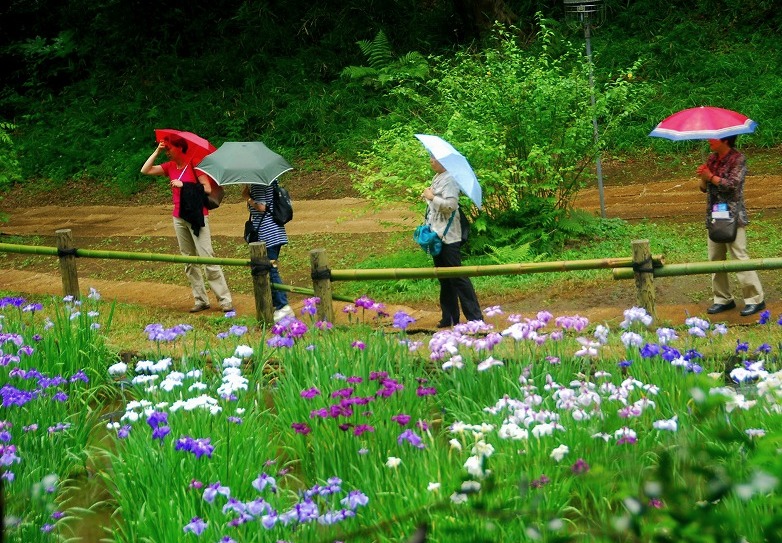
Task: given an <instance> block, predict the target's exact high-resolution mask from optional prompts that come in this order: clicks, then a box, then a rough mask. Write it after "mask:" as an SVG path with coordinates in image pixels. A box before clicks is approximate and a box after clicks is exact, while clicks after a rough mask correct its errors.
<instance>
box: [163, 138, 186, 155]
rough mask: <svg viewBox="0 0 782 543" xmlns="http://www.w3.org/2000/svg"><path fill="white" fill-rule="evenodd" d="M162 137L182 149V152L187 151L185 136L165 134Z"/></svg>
mask: <svg viewBox="0 0 782 543" xmlns="http://www.w3.org/2000/svg"><path fill="white" fill-rule="evenodd" d="M163 139H164V140H165V141H167V142H168V143H170V144H171V145H173V146H174V147H179V148H180V149H182V152H183V153H187V140H186V139H185V138H180V137H179V136H166V137H165V138H163Z"/></svg>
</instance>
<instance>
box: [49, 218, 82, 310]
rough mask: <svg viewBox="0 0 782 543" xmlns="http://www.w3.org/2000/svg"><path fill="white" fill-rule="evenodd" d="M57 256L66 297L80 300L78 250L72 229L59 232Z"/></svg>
mask: <svg viewBox="0 0 782 543" xmlns="http://www.w3.org/2000/svg"><path fill="white" fill-rule="evenodd" d="M55 234H57V255H58V256H59V257H60V275H61V276H62V290H63V292H64V293H65V296H73V298H74V299H76V300H78V299H79V296H80V294H79V276H78V274H77V273H76V248H75V247H74V246H73V233H72V232H71V229H70V228H65V229H62V230H57V231H56V232H55Z"/></svg>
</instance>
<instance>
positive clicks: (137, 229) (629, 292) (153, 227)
mask: <svg viewBox="0 0 782 543" xmlns="http://www.w3.org/2000/svg"><path fill="white" fill-rule="evenodd" d="M604 196H605V203H606V214H607V216H609V217H619V218H623V219H629V220H632V219H640V218H643V217H647V218H682V219H686V220H690V218H692V220H697V217H700V216H702V213H703V195H702V194H701V193H700V191H698V189H697V182H696V181H695V180H693V179H692V178H690V179H674V180H670V181H662V182H653V183H647V184H633V185H624V186H607V187H605V189H604ZM746 199H747V204H748V207H749V208H750V211H751V212H752V211H757V210H760V209H763V210H779V209H782V177H779V176H750V177H748V178H747V184H746ZM576 203H577V206H578V207H581V208H583V209H586V210H590V211H593V212H599V197H598V191H597V190H596V189H594V188H593V189H589V190H585V191H583V192H582V193H581V194H580V195H579V197H578V198H577V202H576ZM3 211H4V212H6V213H8V214H9V215H10V220H9V221H8V222H7V223H6V224H3V225H0V234H6V235H40V236H51V235H52V234H53V233H54V231H55V230H57V229H61V228H69V229H71V230H72V231H73V236H74V239H77V240H84V239H106V238H122V237H129V238H141V237H145V236H154V237H172V236H173V228H172V227H171V206H170V205H159V206H143V207H134V206H129V207H119V206H55V205H44V206H39V207H24V208H17V209H3ZM245 219H246V208H245V206H244V204H242V203H226V204H224V205H223V206H221V207H220V209H218V210H216V211H214V212H212V214H211V215H210V224H211V228H212V235H213V236H229V237H235V236H237V235H238V233H239V232H241V231H242V229H243V225H244V221H245ZM419 219H420V217H419V216H418V213H416V212H413V211H411V210H409V209H407V208H405V207H401V206H400V207H394V208H392V207H384V208H381V209H374V208H372V207H371V206H369V205H368V203H367V202H366V201H364V200H361V199H357V198H340V199H333V200H302V201H296V202H295V217H294V220H293V221H292V222H291V223H289V225H288V233H289V235H290V236H301V235H306V234H323V233H335V234H337V233H338V234H355V235H356V236H361V235H362V234H369V233H383V232H393V231H404V230H407V231H410V230H412V228H413V227H414V226H415V225H416V224H417V223H418V221H419ZM0 238H1V236H0ZM118 249H119V247H118ZM123 249H127V247H123ZM0 274H2V281H0V285H1V287H0V288H3V289H7V290H11V291H14V292H19V293H22V294H28V295H41V294H51V295H58V294H60V293H61V292H62V285H61V280H60V277H59V274H57V272H56V270H53V271H52V273H39V272H30V271H22V270H14V269H3V270H0ZM89 283H90V284H89V285H86V284H81V285H80V286H81V287H82V290H84V289H85V287H87V286H93V287H95V288H97V289H98V290H99V291H100V292H101V293H102V295H103V296H104V298H106V299H116V300H118V301H122V302H128V303H136V304H142V305H150V306H156V307H160V308H166V309H170V310H172V311H178V312H182V311H183V309H184V308H186V307H189V305H190V304H191V299H190V289H189V287H186V286H185V285H184V278H183V283H182V285H177V286H172V285H168V284H166V285H163V284H159V283H148V282H138V281H107V280H93V279H90V280H89ZM672 283H673V282H672V281H670V280H668V281H665V280H661V281H658V285H659V286H658V315H659V317H660V320H661V321H664V320H667V321H668V322H671V323H674V324H678V323H681V322H682V320H683V319H684V318H685V317H686V316H687V315H703V314H704V313H705V307H706V306H707V305H708V301H706V302H703V303H700V304H695V303H685V304H678V303H676V302H678V301H680V300H681V299H682V297H680V296H678V295H677V292H681V291H682V290H684V291H686V290H687V289H690V288H691V289H694V290H704V291H706V290H707V289H708V279H706V278H704V277H703V276H690V277H685V278H680V279H678V280H677V281H676V282H675V283H676V287H672V286H671V284H672ZM634 298H635V294H634V289H633V286H632V283H631V282H627V281H624V282H611V283H609V284H607V285H605V286H604V287H601V288H600V289H599V290H595V291H591V292H576V291H573V290H569V289H568V287H567V286H563V287H559V290H555V291H549V292H541V293H538V294H535V295H526V296H525V297H524V299H503V300H482V302H483V304H484V305H488V304H487V302H490V303H498V304H501V305H502V306H503V308H504V309H505V310H506V311H513V312H519V313H522V314H529V313H530V312H534V311H537V310H539V309H544V308H545V309H548V310H549V311H552V313H555V314H574V313H579V314H582V315H585V316H587V317H589V318H590V319H591V320H592V321H600V322H602V321H618V320H621V317H622V311H623V310H624V309H626V308H628V307H630V306H632V305H634V303H635V300H634ZM292 300H293V302H294V305H296V303H297V302H298V305H300V303H301V302H300V297H298V296H294V297H292ZM768 303H769V308H770V309H771V310H772V312H773V313H774V314H779V313H780V310H782V302H780V303H777V302H776V301H775V300H773V299H769V300H768ZM338 305H339V307H338V310H337V312H338V315H340V319H341V318H342V317H341V313H339V309H341V306H342V305H343V304H338ZM235 306H236V309H237V311H238V312H239V313H240V314H248V315H252V314H254V311H255V304H254V300H253V299H252V297H251V296H248V295H235ZM400 309H401V310H405V311H407V312H408V313H410V314H412V316H414V317H415V318H416V319H418V321H419V322H418V325H419V326H420V327H422V328H431V327H433V326H434V324H435V323H436V322H437V320H438V319H439V314H438V312H437V307H436V299H433V300H432V304H431V305H422V306H421V307H417V308H411V307H403V306H393V307H390V308H389V310H390V311H391V313H393V312H394V311H396V310H400ZM207 313H209V312H207ZM724 316H725V320H727V321H728V322H734V323H747V322H748V321H749V322H754V320H753V319H742V318H741V317H739V316H738V313H737V312H735V311H734V312H729V313H727V314H724ZM721 320H722V319H721Z"/></svg>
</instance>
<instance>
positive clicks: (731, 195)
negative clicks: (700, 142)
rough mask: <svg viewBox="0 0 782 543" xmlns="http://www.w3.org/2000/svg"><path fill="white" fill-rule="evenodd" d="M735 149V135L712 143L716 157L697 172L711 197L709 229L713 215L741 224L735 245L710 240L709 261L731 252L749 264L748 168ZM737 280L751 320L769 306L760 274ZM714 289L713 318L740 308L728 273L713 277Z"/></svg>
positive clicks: (742, 274) (743, 312)
mask: <svg viewBox="0 0 782 543" xmlns="http://www.w3.org/2000/svg"><path fill="white" fill-rule="evenodd" d="M735 145H736V136H735V135H733V136H727V137H724V138H720V139H710V140H709V148H710V149H711V150H712V151H713V153H712V154H711V155H710V156H709V159H708V160H707V161H706V163H705V164H702V165H700V166H699V167H698V169H697V171H696V173H697V175H698V177H700V180H701V182H700V189H701V192H705V193H706V195H707V197H706V226H707V228H708V224H709V221H710V220H711V219H712V213H714V212H719V211H723V212H724V211H727V212H728V213H729V214H730V216H731V217H735V218H736V221H737V223H738V229H737V231H736V239H735V240H734V241H731V242H716V241H713V240H712V239H711V237H709V240H708V245H709V260H725V259H726V257H727V254H728V251H730V255H731V257H732V258H734V259H736V260H749V254H748V253H747V232H746V226H747V224H748V223H749V218H748V216H747V208H746V206H745V205H744V177H745V176H746V174H747V166H746V161H745V158H744V155H743V154H742V153H740V152H739V151H737V150H736V148H735ZM722 208H725V209H724V210H723V209H722ZM715 216H716V215H715ZM736 277H737V279H738V280H739V284H740V285H741V293H742V296H743V297H744V309H742V310H741V316H743V317H747V316H749V315H753V314H755V313H757V312H759V311H762V310H764V309H765V308H766V302H765V301H764V296H763V287H762V286H761V284H760V279H759V278H758V274H757V272H756V271H754V270H750V271H744V272H738V273H737V274H736ZM711 287H712V292H713V293H714V304H713V305H712V306H711V307H709V308H708V309H707V310H706V312H707V313H709V314H711V315H713V314H716V313H722V312H723V311H728V310H730V309H733V308H735V307H736V302H735V301H734V300H733V295H732V294H731V291H730V283H729V282H728V274H727V273H725V272H719V273H715V274H713V275H712V280H711Z"/></svg>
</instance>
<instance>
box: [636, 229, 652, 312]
mask: <svg viewBox="0 0 782 543" xmlns="http://www.w3.org/2000/svg"><path fill="white" fill-rule="evenodd" d="M633 274H634V275H635V294H636V300H637V303H638V306H639V307H643V308H644V309H646V312H647V313H648V314H649V315H651V316H652V318H653V319H654V320H655V321H656V320H657V310H656V308H655V306H654V267H653V265H652V251H651V248H650V246H649V240H648V239H637V240H634V241H633Z"/></svg>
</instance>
